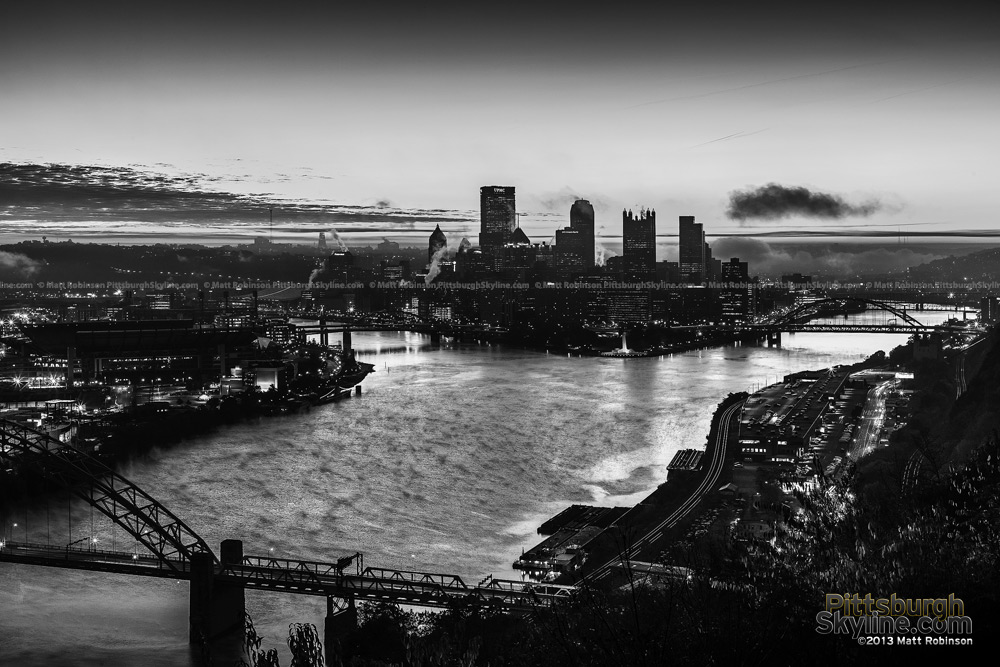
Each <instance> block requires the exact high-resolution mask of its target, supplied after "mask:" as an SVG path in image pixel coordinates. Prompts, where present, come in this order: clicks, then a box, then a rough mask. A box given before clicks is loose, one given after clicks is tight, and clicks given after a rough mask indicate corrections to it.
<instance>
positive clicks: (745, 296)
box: [718, 257, 756, 324]
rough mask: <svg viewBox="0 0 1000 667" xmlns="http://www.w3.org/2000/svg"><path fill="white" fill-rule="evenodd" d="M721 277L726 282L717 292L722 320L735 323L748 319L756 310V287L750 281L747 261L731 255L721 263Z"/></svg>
mask: <svg viewBox="0 0 1000 667" xmlns="http://www.w3.org/2000/svg"><path fill="white" fill-rule="evenodd" d="M721 279H722V282H724V283H726V285H724V286H723V287H722V289H720V290H719V292H718V293H719V304H720V305H721V307H722V313H721V317H722V320H723V321H724V322H728V323H737V324H738V323H741V322H747V321H749V320H750V319H751V318H752V317H753V315H754V312H755V310H756V308H755V302H756V298H755V296H756V289H755V287H754V285H753V284H751V283H750V271H749V268H748V266H747V263H746V262H741V261H740V258H739V257H733V258H732V259H730V260H729V261H728V262H726V263H725V264H723V265H722V275H721Z"/></svg>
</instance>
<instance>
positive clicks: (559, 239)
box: [556, 227, 594, 278]
mask: <svg viewBox="0 0 1000 667" xmlns="http://www.w3.org/2000/svg"><path fill="white" fill-rule="evenodd" d="M587 257H590V264H591V266H593V264H594V246H593V245H591V246H590V250H589V252H588V250H587V238H586V236H585V232H584V231H583V230H581V229H573V228H572V227H564V228H563V229H557V230H556V271H558V272H559V274H560V276H561V277H563V278H569V277H572V276H573V275H576V274H579V273H582V272H583V271H584V270H585V269H586V268H587V267H586V260H587Z"/></svg>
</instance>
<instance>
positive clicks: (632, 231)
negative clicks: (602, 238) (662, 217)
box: [622, 209, 656, 280]
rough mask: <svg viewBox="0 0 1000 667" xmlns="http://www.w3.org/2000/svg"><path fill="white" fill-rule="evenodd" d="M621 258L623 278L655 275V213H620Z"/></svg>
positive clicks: (643, 210)
mask: <svg viewBox="0 0 1000 667" xmlns="http://www.w3.org/2000/svg"><path fill="white" fill-rule="evenodd" d="M622 257H623V259H624V262H625V277H626V279H628V278H638V279H643V280H645V279H648V278H651V277H652V276H654V275H655V274H656V212H655V211H653V210H652V209H650V210H648V211H647V210H645V209H642V210H640V211H639V215H633V214H632V211H622Z"/></svg>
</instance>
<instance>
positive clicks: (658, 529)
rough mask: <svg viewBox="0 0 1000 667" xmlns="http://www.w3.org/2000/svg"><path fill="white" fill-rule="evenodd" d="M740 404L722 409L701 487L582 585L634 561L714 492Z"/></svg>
mask: <svg viewBox="0 0 1000 667" xmlns="http://www.w3.org/2000/svg"><path fill="white" fill-rule="evenodd" d="M744 403H745V400H744V401H740V402H738V403H734V404H733V405H731V406H729V407H728V408H726V410H725V412H723V413H722V418H721V420H720V422H719V430H718V433H717V434H716V440H715V447H714V448H713V451H712V460H711V461H710V462H709V467H708V471H707V472H706V474H705V477H704V478H703V479H702V481H701V483H700V484H699V485H698V488H696V489H695V490H694V492H693V493H692V494H691V495H690V496H689V497H688V498H687V499H686V500H685V501H684V502H683V503H682V504H681V506H680V507H678V508H677V509H676V510H674V511H673V512H671V513H670V515H669V516H667V517H666V518H665V519H663V521H661V522H660V523H658V524H656V525H655V526H653V527H652V528H651V529H649V530H648V531H646V533H645V534H644V535H643V536H641V537H640V538H639V539H637V540H635V541H634V542H633V543H632V544H631V546H630V547H629V549H628V550H627V552H626V553H622V554H620V555H618V556H616V557H614V558H612V559H611V560H609V561H607V562H606V563H603V564H602V565H601V566H600V567H598V568H596V569H595V570H593V571H592V572H591V573H590V574H588V575H587V576H585V577H584V580H585V581H599V580H601V579H603V578H604V577H606V576H608V574H609V573H610V572H611V571H612V568H614V567H615V565H617V564H618V563H621V562H623V561H625V560H632V559H634V558H635V557H636V556H637V555H638V554H639V552H640V551H641V550H642V549H644V548H646V547H648V546H649V545H650V544H652V543H654V542H656V541H657V540H658V539H660V538H661V537H662V536H663V532H664V531H665V530H667V529H669V528H672V527H673V526H674V525H676V524H677V522H678V521H680V520H681V519H683V518H684V517H686V516H687V515H688V514H690V513H691V511H692V510H693V509H694V508H695V507H696V506H697V505H698V503H699V502H701V499H702V498H703V497H705V495H706V494H707V493H708V492H709V491H711V490H712V489H714V488H715V484H716V483H717V482H718V481H719V475H720V474H722V467H723V464H724V463H725V460H726V443H727V442H728V441H729V433H730V429H731V428H732V422H733V417H734V415H738V414H739V412H740V410H742V408H743V405H744Z"/></svg>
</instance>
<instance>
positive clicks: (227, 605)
mask: <svg viewBox="0 0 1000 667" xmlns="http://www.w3.org/2000/svg"><path fill="white" fill-rule="evenodd" d="M219 560H220V561H221V563H222V568H225V566H226V565H227V564H234V565H236V564H240V563H242V562H243V542H242V541H241V540H223V541H222V549H221V550H220V557H219ZM219 573H220V572H217V571H216V565H215V560H214V559H213V558H212V554H209V553H196V554H194V555H193V556H192V557H191V613H190V626H189V634H188V641H190V642H191V643H192V644H199V645H204V644H206V643H207V644H208V646H209V647H210V648H211V650H212V655H213V657H217V658H224V659H228V658H229V657H233V658H234V659H238V658H239V657H240V649H241V647H242V645H243V634H244V618H245V616H246V597H245V595H244V592H243V586H242V585H240V584H234V583H231V582H227V581H221V580H219V578H218V576H217V575H218V574H219Z"/></svg>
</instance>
